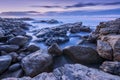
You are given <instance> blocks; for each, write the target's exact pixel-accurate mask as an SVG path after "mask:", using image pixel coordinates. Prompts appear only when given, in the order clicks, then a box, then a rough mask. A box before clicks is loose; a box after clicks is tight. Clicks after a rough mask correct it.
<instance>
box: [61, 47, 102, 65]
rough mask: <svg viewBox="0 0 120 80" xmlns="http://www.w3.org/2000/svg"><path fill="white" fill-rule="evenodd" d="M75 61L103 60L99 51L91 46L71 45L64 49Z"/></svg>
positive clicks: (91, 61) (98, 61)
mask: <svg viewBox="0 0 120 80" xmlns="http://www.w3.org/2000/svg"><path fill="white" fill-rule="evenodd" d="M63 53H64V54H66V55H68V56H69V57H70V58H71V59H72V60H73V61H75V62H78V63H82V64H97V63H100V62H102V61H103V59H102V58H101V57H100V56H99V55H98V53H97V51H96V50H94V49H93V48H90V47H82V46H70V47H67V48H65V49H64V50H63Z"/></svg>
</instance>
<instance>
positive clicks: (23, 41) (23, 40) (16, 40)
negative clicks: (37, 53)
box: [8, 36, 28, 46]
mask: <svg viewBox="0 0 120 80" xmlns="http://www.w3.org/2000/svg"><path fill="white" fill-rule="evenodd" d="M27 42H28V38H27V37H25V36H16V37H14V38H12V39H10V40H8V43H9V44H14V45H19V46H24V45H25V44H26V43H27Z"/></svg>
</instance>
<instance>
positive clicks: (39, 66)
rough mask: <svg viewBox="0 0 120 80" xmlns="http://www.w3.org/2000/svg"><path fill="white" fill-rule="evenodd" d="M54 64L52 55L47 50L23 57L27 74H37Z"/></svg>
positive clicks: (23, 66)
mask: <svg viewBox="0 0 120 80" xmlns="http://www.w3.org/2000/svg"><path fill="white" fill-rule="evenodd" d="M51 64H52V56H51V55H49V54H48V52H47V51H45V50H41V51H36V52H34V53H32V54H30V55H28V56H26V57H24V58H23V59H22V63H21V65H22V68H23V70H24V71H25V73H26V75H27V76H31V77H33V76H36V75H38V74H40V73H41V72H43V71H45V69H46V68H48V67H49V66H50V65H51Z"/></svg>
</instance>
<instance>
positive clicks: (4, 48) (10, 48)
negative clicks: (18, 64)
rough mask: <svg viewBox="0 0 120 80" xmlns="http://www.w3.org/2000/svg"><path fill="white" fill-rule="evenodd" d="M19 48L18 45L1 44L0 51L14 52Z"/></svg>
mask: <svg viewBox="0 0 120 80" xmlns="http://www.w3.org/2000/svg"><path fill="white" fill-rule="evenodd" d="M18 49H19V46H17V45H1V46H0V51H5V52H14V51H17V50H18Z"/></svg>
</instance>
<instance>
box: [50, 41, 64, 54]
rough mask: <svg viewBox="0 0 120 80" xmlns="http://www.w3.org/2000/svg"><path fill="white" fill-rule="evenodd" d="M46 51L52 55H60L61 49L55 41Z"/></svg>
mask: <svg viewBox="0 0 120 80" xmlns="http://www.w3.org/2000/svg"><path fill="white" fill-rule="evenodd" d="M48 52H49V53H50V54H53V55H61V54H62V50H61V49H60V47H59V46H58V45H57V44H56V43H54V44H52V45H51V46H50V47H49V48H48Z"/></svg>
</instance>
